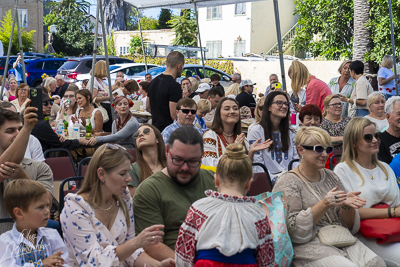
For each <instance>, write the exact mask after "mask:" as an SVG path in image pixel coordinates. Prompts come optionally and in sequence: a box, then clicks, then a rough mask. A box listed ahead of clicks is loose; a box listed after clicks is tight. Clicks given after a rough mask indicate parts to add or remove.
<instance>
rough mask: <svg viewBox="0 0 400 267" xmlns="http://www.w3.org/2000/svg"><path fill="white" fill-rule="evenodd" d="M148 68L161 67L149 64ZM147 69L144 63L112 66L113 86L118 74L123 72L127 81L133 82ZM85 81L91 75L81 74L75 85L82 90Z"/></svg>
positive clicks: (77, 77) (106, 80)
mask: <svg viewBox="0 0 400 267" xmlns="http://www.w3.org/2000/svg"><path fill="white" fill-rule="evenodd" d="M147 67H148V68H154V67H159V66H158V65H155V64H147ZM145 70H146V67H145V65H144V63H122V64H115V65H112V66H110V78H111V84H114V82H115V79H116V77H117V72H120V71H122V72H123V73H124V76H125V79H126V80H131V79H133V77H134V75H137V74H138V73H140V72H142V71H145ZM85 79H90V74H89V73H87V74H79V75H77V76H76V82H75V84H76V85H77V86H78V87H79V88H81V85H82V81H83V80H85ZM105 82H106V83H108V79H107V78H106V79H105Z"/></svg>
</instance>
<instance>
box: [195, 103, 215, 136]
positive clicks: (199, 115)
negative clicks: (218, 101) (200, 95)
mask: <svg viewBox="0 0 400 267" xmlns="http://www.w3.org/2000/svg"><path fill="white" fill-rule="evenodd" d="M210 111H211V102H210V101H209V100H207V99H200V100H199V101H198V102H197V111H196V116H195V119H194V121H193V125H196V126H197V127H199V128H200V129H202V130H203V131H205V130H207V125H206V121H205V120H204V116H205V115H206V114H207V113H208V112H210Z"/></svg>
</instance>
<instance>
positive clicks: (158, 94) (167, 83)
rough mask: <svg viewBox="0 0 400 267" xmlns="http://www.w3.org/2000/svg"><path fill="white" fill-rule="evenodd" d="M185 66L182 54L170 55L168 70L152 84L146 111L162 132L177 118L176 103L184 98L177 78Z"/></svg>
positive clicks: (175, 52)
mask: <svg viewBox="0 0 400 267" xmlns="http://www.w3.org/2000/svg"><path fill="white" fill-rule="evenodd" d="M184 64H185V57H184V56H183V55H182V53H180V52H178V51H173V52H171V53H169V54H168V57H167V68H166V70H165V71H164V73H162V74H160V75H158V76H157V77H156V78H154V79H153V80H152V82H151V83H150V87H149V92H148V94H147V102H146V109H147V111H149V112H150V113H151V116H152V120H153V125H154V126H155V127H157V129H158V130H160V132H162V131H163V130H164V128H165V127H167V126H168V125H170V124H171V123H172V122H173V121H174V120H175V118H176V103H177V102H178V101H179V99H181V98H182V89H181V85H180V84H179V83H177V82H176V78H178V77H180V76H181V74H182V71H183V66H184Z"/></svg>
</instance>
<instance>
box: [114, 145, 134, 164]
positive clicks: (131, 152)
mask: <svg viewBox="0 0 400 267" xmlns="http://www.w3.org/2000/svg"><path fill="white" fill-rule="evenodd" d="M118 145H120V146H123V147H125V148H126V150H127V151H128V152H129V154H131V156H132V160H131V163H134V162H136V151H135V146H134V145H133V143H129V142H121V143H118Z"/></svg>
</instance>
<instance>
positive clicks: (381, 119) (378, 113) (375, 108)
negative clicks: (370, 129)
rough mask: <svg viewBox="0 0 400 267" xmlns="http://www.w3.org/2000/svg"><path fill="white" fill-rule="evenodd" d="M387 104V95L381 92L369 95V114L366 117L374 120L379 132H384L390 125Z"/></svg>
mask: <svg viewBox="0 0 400 267" xmlns="http://www.w3.org/2000/svg"><path fill="white" fill-rule="evenodd" d="M385 104H386V100H385V95H384V94H382V93H381V92H373V93H371V94H369V95H368V98H367V105H368V109H369V115H367V116H365V117H364V118H367V119H369V120H370V121H372V122H374V123H375V125H376V129H377V130H378V131H379V132H384V131H385V130H386V129H387V128H388V127H389V122H388V120H387V118H386V115H385Z"/></svg>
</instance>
